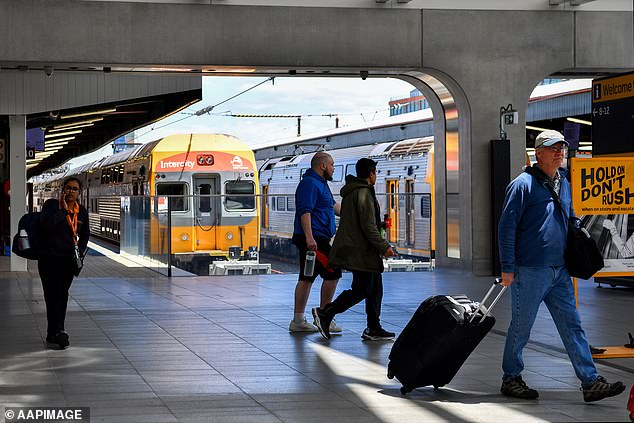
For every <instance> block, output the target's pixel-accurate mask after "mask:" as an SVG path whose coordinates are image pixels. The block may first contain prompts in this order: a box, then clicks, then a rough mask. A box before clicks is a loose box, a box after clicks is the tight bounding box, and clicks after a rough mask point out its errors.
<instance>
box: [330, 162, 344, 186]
mask: <svg viewBox="0 0 634 423" xmlns="http://www.w3.org/2000/svg"><path fill="white" fill-rule="evenodd" d="M342 179H343V165H339V166H335V171H334V173H333V174H332V180H333V182H341V180H342Z"/></svg>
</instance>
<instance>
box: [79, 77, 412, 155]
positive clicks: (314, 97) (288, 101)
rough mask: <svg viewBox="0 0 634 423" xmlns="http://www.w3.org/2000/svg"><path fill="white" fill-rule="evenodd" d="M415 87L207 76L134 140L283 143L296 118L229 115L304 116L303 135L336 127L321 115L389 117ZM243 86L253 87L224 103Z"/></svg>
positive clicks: (352, 119) (375, 81) (345, 122)
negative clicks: (196, 94) (186, 102)
mask: <svg viewBox="0 0 634 423" xmlns="http://www.w3.org/2000/svg"><path fill="white" fill-rule="evenodd" d="M262 82H264V83H263V84H261V85H258V84H260V83H262ZM256 85H258V86H257V87H256ZM252 87H255V88H252ZM250 88H252V89H250ZM249 89H250V90H249ZM412 89H414V87H413V86H412V85H410V84H408V83H406V82H403V81H401V80H398V79H393V78H368V79H366V80H362V79H361V78H321V77H292V78H291V77H277V78H275V79H274V81H267V78H266V77H217V76H216V77H211V76H210V77H203V99H202V101H200V102H198V103H195V104H194V105H192V106H190V107H189V108H187V109H185V110H182V111H181V112H179V113H176V114H175V115H172V116H170V117H168V118H166V119H163V120H161V121H158V122H155V123H154V124H152V125H149V126H146V127H144V128H141V129H138V130H137V131H136V132H135V139H134V142H135V143H146V142H149V141H153V140H156V139H159V138H162V137H164V136H167V135H170V134H177V133H224V134H230V135H234V136H236V137H238V138H239V139H241V140H242V141H244V142H246V143H247V144H248V145H249V146H251V147H252V148H257V147H258V146H263V145H266V144H268V145H270V144H272V143H276V144H277V143H278V141H279V143H284V142H289V141H291V140H292V139H293V138H295V137H296V136H297V119H296V118H237V117H230V116H227V115H229V114H265V115H302V116H303V117H302V119H301V134H302V135H310V134H311V133H316V132H319V131H323V130H326V129H329V128H334V127H335V118H334V117H327V116H322V115H329V114H337V115H338V116H339V126H340V127H344V126H350V125H358V124H361V123H363V122H371V121H373V120H377V119H383V118H386V117H388V116H389V106H388V102H389V101H390V100H391V99H394V98H406V97H408V96H409V93H410V91H411V90H412ZM245 90H249V91H247V92H245V93H243V94H241V95H239V96H237V97H236V98H233V99H231V100H229V101H227V102H224V101H225V100H228V99H230V98H231V97H233V96H235V95H236V94H239V93H241V92H243V91H245ZM222 102H224V103H222ZM219 103H222V104H219ZM216 105H217V106H216ZM207 106H216V107H214V108H213V109H212V110H211V111H210V112H209V113H206V114H203V115H201V116H195V115H194V113H195V112H197V111H199V110H201V109H204V108H205V107H207ZM183 118H185V119H183ZM179 120H180V121H179ZM176 121H178V122H176ZM111 152H112V148H111V147H110V146H109V145H108V146H106V147H104V148H102V149H100V150H98V151H97V152H94V153H92V154H90V155H88V156H82V157H81V158H75V159H73V160H72V161H71V162H70V163H69V164H70V166H71V167H74V166H79V165H81V164H83V163H86V162H89V161H92V160H97V159H100V158H101V157H104V156H107V155H110V154H111Z"/></svg>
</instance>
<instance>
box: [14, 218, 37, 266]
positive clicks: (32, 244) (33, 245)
mask: <svg viewBox="0 0 634 423" xmlns="http://www.w3.org/2000/svg"><path fill="white" fill-rule="evenodd" d="M23 231H24V232H23ZM21 234H22V235H21ZM24 234H26V235H24ZM40 236H41V231H40V212H31V213H27V214H25V215H24V216H22V217H21V218H20V221H19V222H18V233H17V234H15V235H14V236H13V244H12V247H11V251H13V253H14V254H15V255H17V256H20V257H24V258H25V259H29V260H37V259H39V258H40V248H39V242H40Z"/></svg>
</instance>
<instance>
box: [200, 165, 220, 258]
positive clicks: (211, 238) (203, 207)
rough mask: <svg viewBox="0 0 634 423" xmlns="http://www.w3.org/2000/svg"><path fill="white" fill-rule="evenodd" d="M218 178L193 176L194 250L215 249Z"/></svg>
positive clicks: (218, 214) (217, 214) (217, 216)
mask: <svg viewBox="0 0 634 423" xmlns="http://www.w3.org/2000/svg"><path fill="white" fill-rule="evenodd" d="M217 194H219V188H218V178H216V177H213V176H208V175H206V176H194V226H195V230H194V237H195V238H194V249H195V250H215V249H216V226H217V224H218V219H219V216H220V213H219V210H218V204H219V201H218V197H216V195H217Z"/></svg>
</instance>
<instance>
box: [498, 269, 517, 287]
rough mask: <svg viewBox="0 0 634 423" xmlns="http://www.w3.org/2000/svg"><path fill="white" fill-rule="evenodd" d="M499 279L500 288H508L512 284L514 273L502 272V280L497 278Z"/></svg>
mask: <svg viewBox="0 0 634 423" xmlns="http://www.w3.org/2000/svg"><path fill="white" fill-rule="evenodd" d="M498 279H501V280H500V283H501V284H502V286H510V285H511V284H512V283H513V279H515V273H513V272H508V273H505V272H502V278H498Z"/></svg>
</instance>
